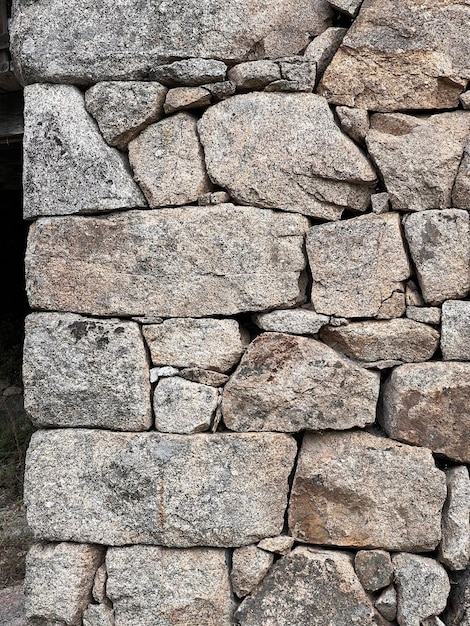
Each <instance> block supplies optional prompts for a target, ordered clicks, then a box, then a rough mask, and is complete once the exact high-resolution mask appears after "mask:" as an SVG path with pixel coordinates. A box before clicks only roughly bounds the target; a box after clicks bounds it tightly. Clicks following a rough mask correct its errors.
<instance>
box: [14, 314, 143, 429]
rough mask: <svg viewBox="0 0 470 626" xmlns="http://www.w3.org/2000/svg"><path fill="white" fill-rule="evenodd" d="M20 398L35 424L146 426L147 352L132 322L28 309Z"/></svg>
mask: <svg viewBox="0 0 470 626" xmlns="http://www.w3.org/2000/svg"><path fill="white" fill-rule="evenodd" d="M23 380H24V384H25V391H24V402H25V409H26V411H27V412H28V415H29V417H30V418H31V420H32V421H33V423H34V424H35V425H36V426H42V427H44V426H46V427H47V426H88V427H92V428H109V429H111V430H127V431H128V430H147V429H148V428H150V427H151V425H152V412H151V407H150V383H149V370H148V363H147V354H146V351H145V346H144V342H143V339H142V335H141V333H140V330H139V327H138V325H137V324H136V323H135V322H127V321H121V320H116V319H114V320H113V319H101V320H100V319H97V318H91V317H82V316H80V315H74V314H72V313H33V314H31V315H29V316H28V317H27V318H26V324H25V344H24V361H23Z"/></svg>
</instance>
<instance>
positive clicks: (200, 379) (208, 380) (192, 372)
mask: <svg viewBox="0 0 470 626" xmlns="http://www.w3.org/2000/svg"><path fill="white" fill-rule="evenodd" d="M179 375H180V376H181V377H182V378H185V379H186V380H191V381H192V382H193V383H201V385H211V387H221V386H222V385H225V383H226V382H227V381H228V379H229V377H228V376H227V374H221V373H220V372H213V371H211V370H203V369H201V368H200V367H185V368H183V369H182V370H180V371H179Z"/></svg>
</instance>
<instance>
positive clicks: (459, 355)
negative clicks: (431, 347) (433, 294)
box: [441, 300, 470, 361]
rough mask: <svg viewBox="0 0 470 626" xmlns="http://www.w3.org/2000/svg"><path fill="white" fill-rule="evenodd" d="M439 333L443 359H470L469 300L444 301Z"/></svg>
mask: <svg viewBox="0 0 470 626" xmlns="http://www.w3.org/2000/svg"><path fill="white" fill-rule="evenodd" d="M441 333H442V337H441V348H442V355H443V357H444V359H445V360H447V361H470V302H467V301H463V300H447V302H444V304H443V305H442V330H441Z"/></svg>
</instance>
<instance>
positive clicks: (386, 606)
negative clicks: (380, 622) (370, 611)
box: [374, 585, 397, 622]
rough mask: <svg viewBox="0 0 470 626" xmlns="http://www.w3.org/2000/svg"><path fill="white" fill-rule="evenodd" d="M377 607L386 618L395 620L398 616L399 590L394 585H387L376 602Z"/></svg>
mask: <svg viewBox="0 0 470 626" xmlns="http://www.w3.org/2000/svg"><path fill="white" fill-rule="evenodd" d="M374 606H375V608H376V609H377V610H378V611H379V613H380V614H381V615H382V617H384V618H385V619H386V620H389V621H390V622H391V621H393V620H394V619H395V618H396V616H397V592H396V590H395V587H394V586H393V585H390V587H387V589H385V591H383V592H382V593H381V594H380V596H379V597H378V598H377V600H376V601H375V603H374Z"/></svg>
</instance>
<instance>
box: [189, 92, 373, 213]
mask: <svg viewBox="0 0 470 626" xmlns="http://www.w3.org/2000/svg"><path fill="white" fill-rule="evenodd" d="M198 128H199V133H200V136H201V141H202V144H203V146H204V152H205V158H206V165H207V171H208V172H209V176H210V177H211V179H212V181H213V182H214V183H217V184H218V185H220V186H221V187H224V188H226V189H227V191H228V192H229V193H230V195H231V196H232V197H233V198H235V199H236V200H238V201H239V202H241V203H243V204H254V205H255V206H261V207H268V208H271V207H272V208H276V209H281V210H284V211H296V212H299V213H304V214H305V215H311V216H313V217H319V218H325V219H339V218H340V217H341V214H342V212H343V210H344V209H346V208H350V209H354V210H357V211H363V210H365V209H366V208H367V205H368V204H369V198H370V194H371V189H370V188H371V187H373V185H374V184H375V172H374V170H373V169H372V167H371V165H370V163H369V162H368V161H367V159H366V157H365V156H364V154H362V152H361V151H360V150H359V148H358V147H357V146H356V145H355V144H354V143H353V142H352V141H351V140H350V139H349V138H347V137H345V136H344V135H343V134H342V133H341V131H340V130H339V129H338V127H337V126H336V125H335V123H334V118H333V114H332V113H331V111H330V109H329V107H328V105H327V102H326V100H325V99H324V98H320V97H319V96H316V95H314V94H301V93H297V94H276V93H250V94H241V95H237V96H234V97H233V98H230V99H229V100H226V101H225V102H221V103H220V104H217V105H215V106H213V107H210V109H208V110H207V111H206V112H205V113H204V115H203V116H202V119H201V121H200V122H199V125H198ZM254 154H256V159H254V158H253V155H254Z"/></svg>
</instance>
